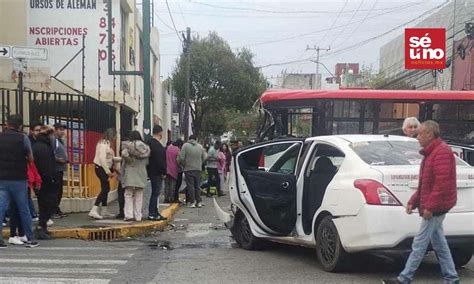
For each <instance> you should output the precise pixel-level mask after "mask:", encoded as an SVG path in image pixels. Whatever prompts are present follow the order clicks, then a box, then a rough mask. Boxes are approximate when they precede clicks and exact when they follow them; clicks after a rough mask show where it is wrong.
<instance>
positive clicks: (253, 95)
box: [172, 32, 267, 137]
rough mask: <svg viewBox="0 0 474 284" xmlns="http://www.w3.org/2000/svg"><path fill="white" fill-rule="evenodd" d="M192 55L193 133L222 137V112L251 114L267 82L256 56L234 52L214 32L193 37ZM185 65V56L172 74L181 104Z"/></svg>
mask: <svg viewBox="0 0 474 284" xmlns="http://www.w3.org/2000/svg"><path fill="white" fill-rule="evenodd" d="M189 54H190V58H191V91H190V109H191V119H192V125H193V132H194V133H195V134H196V135H198V136H200V137H203V136H205V135H208V134H215V135H220V134H222V132H223V131H224V130H225V129H224V130H223V127H222V122H221V121H220V120H222V119H224V116H221V115H222V114H223V112H225V111H226V110H228V109H233V110H238V111H241V112H246V111H248V110H249V109H250V108H251V107H252V105H253V103H254V102H255V101H256V100H257V99H258V98H259V96H260V95H261V93H262V92H263V91H264V90H265V88H266V86H267V82H266V80H265V79H264V77H263V75H262V73H261V72H260V70H259V69H258V68H256V67H255V66H254V64H253V54H252V53H251V52H250V51H249V50H248V49H243V50H240V51H239V52H237V53H234V52H232V49H231V48H230V46H229V45H228V43H227V42H226V41H225V40H224V39H222V38H221V37H219V36H218V35H217V33H215V32H211V33H209V35H208V36H207V37H205V38H199V37H195V38H193V40H192V43H191V47H190V48H189ZM185 63H186V57H185V55H184V54H182V55H181V57H180V59H179V60H178V62H177V66H176V67H175V69H174V71H173V73H172V84H173V88H174V90H175V91H176V94H177V97H178V98H179V99H180V100H181V101H182V100H184V98H185V92H184V90H185V82H186V77H185V75H186V65H185ZM219 118H221V119H219ZM203 126H205V127H203ZM219 132H220V133H219Z"/></svg>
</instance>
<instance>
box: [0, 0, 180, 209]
mask: <svg viewBox="0 0 474 284" xmlns="http://www.w3.org/2000/svg"><path fill="white" fill-rule="evenodd" d="M107 3H108V1H107V0H81V1H71V0H54V1H53V0H42V1H30V0H15V1H0V46H6V47H12V48H11V49H10V51H11V52H12V53H14V52H13V50H17V51H18V50H20V51H21V50H23V52H25V51H24V50H27V51H28V50H32V53H31V54H25V55H20V56H24V57H25V58H29V59H21V60H20V59H15V58H11V57H8V56H4V57H0V107H1V113H0V114H2V115H1V117H0V118H1V119H2V120H0V122H2V121H3V120H4V118H5V114H7V113H12V112H15V109H16V111H17V112H20V111H21V113H22V114H23V117H24V121H25V124H29V122H30V121H31V120H41V121H42V122H44V123H49V124H52V123H54V122H57V121H61V122H64V123H67V125H68V126H69V130H68V139H67V146H68V147H67V148H68V155H69V158H70V161H71V164H69V166H68V172H67V174H66V175H65V181H64V190H65V194H64V196H65V199H64V201H63V203H62V204H64V206H65V208H64V209H63V210H65V211H85V210H89V209H90V200H91V199H93V198H94V197H95V196H96V195H97V194H98V192H99V191H100V185H99V181H98V179H97V178H96V176H95V173H94V166H93V163H92V160H93V155H94V149H95V144H96V142H97V140H98V139H99V138H100V134H101V132H103V131H104V130H105V129H106V128H109V127H113V128H115V129H117V130H118V131H117V132H118V137H117V140H116V142H117V144H116V147H115V149H116V152H119V150H120V141H121V139H122V138H124V137H126V136H128V133H129V131H130V130H138V131H140V132H141V133H144V132H146V131H144V129H143V121H144V117H143V112H144V105H145V103H144V93H143V89H144V88H143V78H142V77H141V76H113V75H109V68H108V60H109V58H111V59H112V68H113V69H115V70H121V71H138V70H142V65H143V64H142V58H143V48H142V31H143V26H142V16H141V13H140V10H138V9H137V8H136V4H137V3H136V1H135V0H112V5H111V6H110V7H109V6H108V4H107ZM139 7H141V6H139ZM108 11H112V24H111V30H112V38H111V40H112V52H111V54H109V52H108V48H107V45H108V34H107V30H108V28H109V27H108V21H107V12H108ZM159 45H160V37H159V33H158V30H157V29H156V28H154V27H152V28H151V34H150V51H151V52H150V53H151V54H150V66H151V68H150V69H151V74H150V75H151V94H150V97H151V101H150V104H149V106H150V113H151V114H152V115H151V120H152V121H151V123H152V125H153V123H156V124H160V125H162V126H163V129H164V133H163V140H162V143H166V141H167V140H168V135H169V133H171V131H172V129H171V103H170V98H169V95H166V94H164V92H163V86H162V83H161V80H160V49H159ZM35 51H37V52H38V54H39V55H42V56H36V55H35V53H34V52H35ZM45 54H46V56H44V55H45ZM15 57H19V56H16V55H15ZM20 72H21V73H22V78H23V90H24V92H25V94H24V95H23V97H22V100H19V99H18V97H19V95H18V94H19V91H18V90H19V83H20V75H21V74H20ZM7 103H8V104H9V105H7ZM5 110H8V111H5ZM145 134H148V133H145ZM115 185H117V183H116V181H115V182H112V188H114V186H115ZM111 195H112V196H111V197H112V198H113V196H114V193H113V192H112V193H111Z"/></svg>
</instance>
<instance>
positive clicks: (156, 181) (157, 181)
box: [148, 176, 163, 216]
mask: <svg viewBox="0 0 474 284" xmlns="http://www.w3.org/2000/svg"><path fill="white" fill-rule="evenodd" d="M150 182H151V197H150V206H149V207H148V215H149V216H156V215H158V198H159V197H160V193H161V188H162V187H163V179H162V178H161V176H151V177H150Z"/></svg>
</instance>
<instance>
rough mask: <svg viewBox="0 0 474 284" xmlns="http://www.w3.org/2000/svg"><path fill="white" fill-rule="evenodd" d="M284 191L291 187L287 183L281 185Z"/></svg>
mask: <svg viewBox="0 0 474 284" xmlns="http://www.w3.org/2000/svg"><path fill="white" fill-rule="evenodd" d="M281 187H282V189H288V188H289V187H290V183H289V182H287V181H285V182H284V183H282V184H281Z"/></svg>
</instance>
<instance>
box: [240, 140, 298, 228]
mask: <svg viewBox="0 0 474 284" xmlns="http://www.w3.org/2000/svg"><path fill="white" fill-rule="evenodd" d="M302 145H303V140H302V139H300V140H296V139H292V140H284V141H277V142H275V141H272V142H268V143H264V144H260V145H255V146H253V147H251V148H249V149H245V150H243V151H242V152H240V153H238V154H237V156H236V167H235V171H236V178H237V180H236V184H237V185H238V195H239V199H240V201H241V202H242V204H243V205H244V206H245V209H246V210H247V211H248V213H249V214H250V215H251V217H252V219H253V221H254V222H255V223H256V224H257V225H258V226H259V227H260V228H261V229H262V230H263V231H265V232H267V233H268V234H271V235H280V236H282V235H283V236H284V235H288V234H290V233H291V232H292V231H293V229H294V227H295V223H296V192H297V191H296V175H295V172H296V165H297V163H298V158H299V156H300V151H301V147H302Z"/></svg>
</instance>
